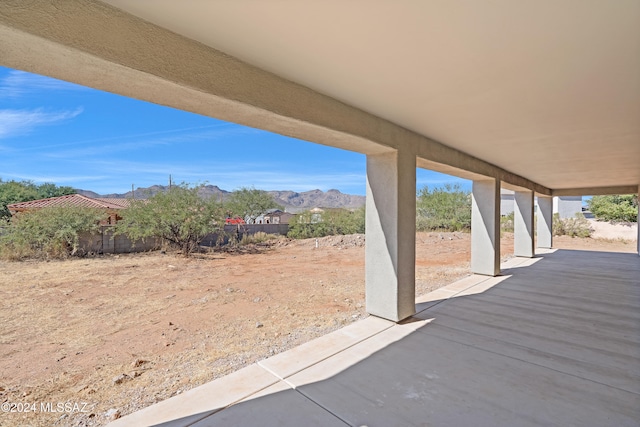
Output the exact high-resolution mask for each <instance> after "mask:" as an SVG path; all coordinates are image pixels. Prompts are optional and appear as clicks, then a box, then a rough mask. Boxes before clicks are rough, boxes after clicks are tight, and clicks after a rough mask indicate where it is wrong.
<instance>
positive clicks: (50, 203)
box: [7, 194, 130, 225]
mask: <svg viewBox="0 0 640 427" xmlns="http://www.w3.org/2000/svg"><path fill="white" fill-rule="evenodd" d="M129 204H130V200H129V199H115V198H92V197H87V196H83V195H81V194H69V195H67V196H59V197H50V198H47V199H39V200H30V201H28V202H20V203H12V204H10V205H7V208H8V209H9V212H11V215H15V214H17V213H20V212H27V211H31V210H35V209H43V208H51V207H60V206H79V207H87V208H95V209H104V210H105V211H107V213H108V214H109V218H108V219H107V220H105V224H103V225H107V224H115V223H116V222H117V221H118V220H119V219H122V217H121V216H120V215H118V211H120V210H122V209H125V208H127V207H128V206H129Z"/></svg>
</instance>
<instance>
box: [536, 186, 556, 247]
mask: <svg viewBox="0 0 640 427" xmlns="http://www.w3.org/2000/svg"><path fill="white" fill-rule="evenodd" d="M537 218H538V226H537V232H538V244H537V246H538V247H539V248H551V247H552V245H553V228H552V227H553V197H546V196H538V215H537Z"/></svg>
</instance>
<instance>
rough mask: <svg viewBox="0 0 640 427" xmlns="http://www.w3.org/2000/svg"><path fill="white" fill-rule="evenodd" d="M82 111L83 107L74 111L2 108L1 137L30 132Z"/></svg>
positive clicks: (0, 114)
mask: <svg viewBox="0 0 640 427" xmlns="http://www.w3.org/2000/svg"><path fill="white" fill-rule="evenodd" d="M81 113H82V108H78V109H76V110H74V111H57V112H46V111H44V110H43V109H41V108H38V109H35V110H10V109H6V110H0V138H8V137H10V136H14V135H23V134H27V133H30V132H31V131H32V130H34V129H35V128H37V127H39V126H45V125H53V124H56V123H58V122H62V121H65V120H70V119H73V118H74V117H76V116H78V115H79V114H81Z"/></svg>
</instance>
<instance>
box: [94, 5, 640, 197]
mask: <svg viewBox="0 0 640 427" xmlns="http://www.w3.org/2000/svg"><path fill="white" fill-rule="evenodd" d="M105 3H109V4H111V5H113V6H116V7H118V8H120V9H122V10H124V11H126V12H129V13H131V14H133V15H136V16H138V17H140V18H143V19H145V20H147V21H150V22H152V23H154V24H157V25H159V26H161V27H165V28H167V29H169V30H171V31H173V32H176V33H178V34H181V35H184V36H186V37H188V38H191V39H194V40H196V41H199V42H201V43H203V44H206V45H208V46H210V47H213V48H215V49H218V50H220V51H223V52H225V53H227V54H229V55H231V56H234V57H236V58H239V59H240V60H242V61H245V62H247V63H249V64H252V65H255V66H257V67H259V68H262V69H264V70H267V71H269V72H272V73H274V74H276V75H279V76H281V77H284V78H286V79H289V80H291V81H293V82H296V83H299V84H302V85H304V86H307V87H309V88H311V89H313V90H316V91H318V92H320V93H323V94H325V95H328V96H330V97H333V98H335V99H337V100H340V101H342V102H344V103H346V104H348V105H351V106H354V107H357V108H359V109H361V110H364V111H366V112H369V113H372V114H374V115H377V116H379V117H382V118H384V119H387V120H389V121H391V122H394V123H396V124H398V125H400V126H402V127H405V128H407V129H410V130H412V131H414V132H417V133H419V134H422V135H424V136H427V137H429V138H432V139H434V140H437V141H439V142H441V143H443V144H445V145H448V146H450V147H453V148H456V149H458V150H461V151H463V152H466V153H468V154H470V155H472V156H475V157H478V158H480V159H483V160H486V161H488V162H490V163H493V164H495V165H497V166H500V167H502V168H504V169H506V170H508V171H511V172H514V173H517V174H519V175H521V176H524V177H526V178H528V179H531V180H533V181H535V182H538V183H540V184H542V185H544V186H547V187H549V188H555V189H562V188H572V187H573V188H578V187H602V186H619V185H638V184H639V183H640V1H638V0H615V1H609V2H606V1H601V0H579V1H578V0H559V1H552V0H543V1H540V0H519V1H515V2H514V1H511V0H497V1H487V2H479V1H475V0H454V1H451V0H442V1H433V0H415V1H408V0H403V1H369V0H350V1H344V0H322V1H313V2H312V1H305V2H294V1H284V0H270V1H207V0H183V1H179V2H176V1H174V0H136V1H133V2H132V1H129V0H107V1H105Z"/></svg>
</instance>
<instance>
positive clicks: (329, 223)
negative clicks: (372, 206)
mask: <svg viewBox="0 0 640 427" xmlns="http://www.w3.org/2000/svg"><path fill="white" fill-rule="evenodd" d="M364 231H365V209H364V207H362V208H360V209H356V210H355V211H349V210H346V209H331V210H327V211H325V212H321V213H316V212H311V211H305V212H302V213H301V214H298V215H297V216H296V217H295V220H294V222H292V223H291V224H289V232H288V233H287V237H291V238H293V239H308V238H311V237H324V236H332V235H338V234H357V233H364Z"/></svg>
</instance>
